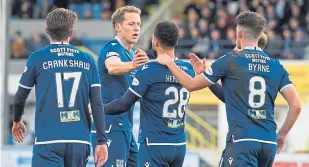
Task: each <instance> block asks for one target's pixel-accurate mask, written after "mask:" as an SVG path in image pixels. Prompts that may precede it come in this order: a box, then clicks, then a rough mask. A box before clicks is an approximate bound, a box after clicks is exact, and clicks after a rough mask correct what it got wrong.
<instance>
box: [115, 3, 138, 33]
mask: <svg viewBox="0 0 309 167" xmlns="http://www.w3.org/2000/svg"><path fill="white" fill-rule="evenodd" d="M125 13H137V14H138V15H140V14H141V10H140V9H138V8H136V7H134V6H124V7H121V8H118V9H117V10H116V11H115V12H114V13H113V15H112V23H113V27H114V28H115V25H116V24H117V23H122V22H123V20H124V15H125Z"/></svg>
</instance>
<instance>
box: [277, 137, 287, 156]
mask: <svg viewBox="0 0 309 167" xmlns="http://www.w3.org/2000/svg"><path fill="white" fill-rule="evenodd" d="M285 139H286V135H284V134H281V133H280V132H279V133H278V135H277V146H278V148H277V154H280V152H281V150H282V148H283V146H284V143H285Z"/></svg>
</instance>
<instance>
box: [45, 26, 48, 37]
mask: <svg viewBox="0 0 309 167" xmlns="http://www.w3.org/2000/svg"><path fill="white" fill-rule="evenodd" d="M45 33H46V34H47V35H49V32H48V28H47V27H45Z"/></svg>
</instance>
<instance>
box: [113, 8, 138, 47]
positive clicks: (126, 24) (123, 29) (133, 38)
mask: <svg viewBox="0 0 309 167" xmlns="http://www.w3.org/2000/svg"><path fill="white" fill-rule="evenodd" d="M140 28H141V18H140V16H139V15H138V14H137V13H125V15H124V20H123V22H122V24H120V25H119V31H118V34H117V35H118V36H121V37H122V38H123V39H124V40H125V41H126V42H128V43H131V44H134V43H136V42H137V40H138V37H139V31H140Z"/></svg>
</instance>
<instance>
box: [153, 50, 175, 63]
mask: <svg viewBox="0 0 309 167" xmlns="http://www.w3.org/2000/svg"><path fill="white" fill-rule="evenodd" d="M156 61H157V62H158V63H160V64H162V65H166V66H167V65H168V64H169V63H172V62H173V59H171V58H170V57H169V56H168V55H167V54H165V53H164V54H159V55H158V57H157V59H156Z"/></svg>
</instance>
